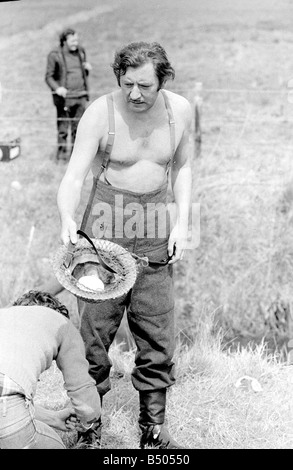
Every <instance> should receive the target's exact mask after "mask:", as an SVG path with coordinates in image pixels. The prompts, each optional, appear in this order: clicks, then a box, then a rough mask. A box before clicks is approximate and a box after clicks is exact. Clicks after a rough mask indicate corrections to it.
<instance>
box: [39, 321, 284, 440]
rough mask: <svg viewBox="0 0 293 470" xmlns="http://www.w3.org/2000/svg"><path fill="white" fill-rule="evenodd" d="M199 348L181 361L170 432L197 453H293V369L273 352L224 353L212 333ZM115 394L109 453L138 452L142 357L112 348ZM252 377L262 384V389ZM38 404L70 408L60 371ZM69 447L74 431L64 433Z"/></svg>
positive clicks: (106, 421) (43, 385)
mask: <svg viewBox="0 0 293 470" xmlns="http://www.w3.org/2000/svg"><path fill="white" fill-rule="evenodd" d="M199 339H200V340H199V342H197V343H196V344H194V345H193V346H192V347H190V348H187V347H186V346H183V345H182V347H181V348H178V351H177V353H176V355H175V364H176V370H177V382H176V384H175V385H174V386H173V387H172V389H170V391H169V392H168V402H167V422H168V427H169V429H170V431H171V433H172V435H173V436H174V438H175V439H177V440H178V442H181V443H183V444H184V446H185V447H186V448H189V449H287V448H288V449H291V448H293V407H292V403H293V391H292V365H286V364H285V363H284V362H283V363H281V362H280V358H279V357H278V356H277V355H276V354H274V355H269V354H268V351H266V349H265V346H264V345H263V344H262V345H259V346H257V347H254V348H252V347H247V348H241V349H239V350H238V351H234V352H231V351H223V350H222V349H221V347H220V342H221V341H220V340H221V338H220V337H218V338H217V339H216V338H215V337H214V336H210V335H209V333H208V331H207V330H205V331H203V332H201V334H200V335H199ZM111 358H112V361H113V369H112V375H111V380H112V390H111V391H110V392H109V393H108V394H107V395H106V396H105V399H104V405H103V415H102V417H103V418H102V419H103V438H102V448H104V449H137V448H138V444H139V432H138V425H137V416H138V393H137V392H136V391H135V390H134V388H133V387H132V384H131V380H130V374H131V370H132V367H133V364H134V363H133V359H134V351H130V352H123V351H122V350H121V347H119V346H118V345H114V346H113V347H112V348H111ZM242 377H250V378H253V379H255V380H257V381H258V384H259V385H260V387H261V390H260V391H257V390H254V389H253V387H252V386H251V381H250V380H248V379H244V380H243V381H242V382H241V386H240V387H238V386H237V381H239V379H241V378H242ZM36 399H37V401H38V402H39V403H41V404H44V405H46V406H49V407H50V408H53V409H57V408H59V407H62V402H63V406H64V404H65V403H66V395H65V394H64V390H63V388H62V379H61V374H60V372H59V373H58V369H57V368H56V366H54V365H53V367H52V368H51V370H49V372H48V373H46V374H43V376H42V377H41V381H40V383H39V386H38V390H37V396H36ZM61 435H62V437H63V439H64V441H65V443H66V444H67V446H68V447H69V448H74V447H75V442H76V436H75V434H74V433H73V432H71V433H67V435H66V434H65V433H61Z"/></svg>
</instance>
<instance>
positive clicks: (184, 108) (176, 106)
mask: <svg viewBox="0 0 293 470" xmlns="http://www.w3.org/2000/svg"><path fill="white" fill-rule="evenodd" d="M165 93H166V94H167V96H168V98H169V101H170V105H171V107H172V110H173V112H174V114H175V117H176V116H177V118H181V119H183V120H184V121H185V122H188V121H190V119H191V116H192V109H191V104H190V102H189V101H188V100H187V99H186V98H185V97H184V96H182V95H178V94H177V93H173V92H172V91H169V90H165Z"/></svg>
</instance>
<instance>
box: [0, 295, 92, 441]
mask: <svg viewBox="0 0 293 470" xmlns="http://www.w3.org/2000/svg"><path fill="white" fill-rule="evenodd" d="M53 360H55V361H56V364H57V366H58V368H59V369H60V371H61V372H62V375H63V378H64V387H65V389H66V391H67V395H68V397H69V398H70V400H71V405H70V406H69V407H67V408H65V409H63V410H59V411H54V410H46V409H45V408H42V407H40V406H37V405H36V406H35V405H34V402H33V399H34V395H35V392H36V388H37V382H38V380H39V378H40V375H41V374H42V372H44V371H45V370H47V369H49V368H50V366H51V365H52V361H53ZM88 367H89V365H88V362H87V360H86V358H85V351H84V344H83V341H82V339H81V336H80V334H79V332H78V330H77V329H76V328H75V326H74V325H73V324H72V323H71V321H70V320H69V315H68V311H67V308H66V307H65V306H64V305H62V304H61V303H60V302H59V301H58V300H57V299H55V298H54V297H53V296H51V295H50V294H48V293H45V292H39V291H30V292H28V293H27V294H25V295H23V296H22V297H21V298H19V299H18V300H17V301H16V302H14V304H13V306H11V307H8V308H2V309H0V449H65V448H66V446H65V445H64V443H63V441H62V439H61V438H60V436H59V435H58V433H57V432H56V431H55V430H54V429H53V428H56V429H59V430H63V431H66V430H70V429H74V428H75V427H76V428H77V430H78V431H80V429H82V430H84V431H86V430H87V429H88V428H91V427H92V426H96V423H99V420H100V414H101V403H100V397H99V394H98V392H97V390H96V387H95V382H94V380H93V379H92V378H91V377H90V375H89V373H88Z"/></svg>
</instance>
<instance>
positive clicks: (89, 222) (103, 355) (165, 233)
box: [78, 91, 175, 396]
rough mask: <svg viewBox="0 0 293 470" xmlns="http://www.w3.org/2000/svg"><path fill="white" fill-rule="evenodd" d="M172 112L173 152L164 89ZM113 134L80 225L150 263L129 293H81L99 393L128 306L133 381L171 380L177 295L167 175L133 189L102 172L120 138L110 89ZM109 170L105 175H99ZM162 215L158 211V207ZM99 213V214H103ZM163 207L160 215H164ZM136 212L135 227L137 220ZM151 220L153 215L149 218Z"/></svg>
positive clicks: (149, 385) (143, 388) (147, 386)
mask: <svg viewBox="0 0 293 470" xmlns="http://www.w3.org/2000/svg"><path fill="white" fill-rule="evenodd" d="M162 94H163V96H164V99H165V105H166V110H167V113H168V117H169V125H170V137H171V158H170V161H171V159H172V157H173V154H174V152H175V126H174V124H175V122H174V119H173V114H172V110H171V107H170V104H169V101H168V97H167V96H166V94H165V93H164V92H163V91H162ZM107 101H108V112H109V137H108V143H107V146H106V149H105V152H104V155H103V162H102V165H101V167H100V168H98V171H97V172H96V170H95V169H94V167H93V173H94V175H95V176H94V180H93V187H92V191H91V194H90V197H89V201H88V205H87V208H86V210H85V213H84V217H83V221H82V225H81V229H82V230H84V231H85V232H86V233H87V234H88V235H89V236H90V237H91V238H102V237H103V238H105V239H107V240H110V241H112V242H114V243H118V244H119V245H121V246H123V247H124V248H126V249H127V250H128V251H130V252H131V253H134V254H135V255H138V256H147V257H148V258H149V260H150V264H149V266H147V267H140V268H139V272H138V276H137V279H136V282H135V284H134V286H133V288H132V289H131V291H130V292H128V293H127V294H126V295H124V296H122V297H120V298H118V299H114V300H108V301H104V302H101V303H98V304H94V303H89V302H85V301H82V300H78V304H79V313H80V317H81V328H80V332H81V335H82V337H83V340H84V343H85V348H86V357H87V360H88V361H89V365H90V369H89V372H90V375H91V376H92V377H93V378H94V379H95V381H96V385H97V389H98V391H99V393H100V395H101V396H103V395H104V394H105V393H107V392H108V391H109V390H110V388H111V384H110V379H109V374H110V369H111V365H112V364H111V361H110V359H109V356H108V351H109V348H110V345H111V344H112V342H113V340H114V337H115V334H116V332H117V329H118V327H119V325H120V323H121V320H122V317H123V314H124V311H125V309H126V311H127V318H128V324H129V328H130V331H131V333H132V336H133V338H134V341H135V344H136V347H137V350H136V355H135V367H134V369H133V372H132V376H131V379H132V383H133V386H134V387H135V389H136V390H138V391H139V392H152V391H155V390H158V389H160V390H162V389H163V390H165V391H166V389H167V388H168V387H170V386H171V385H173V383H174V381H175V378H174V363H173V361H172V357H173V354H174V295H173V267H172V265H168V264H166V260H167V258H168V253H167V247H168V239H169V235H170V223H169V220H168V217H166V218H165V221H164V220H163V221H162V218H164V217H163V216H164V215H166V207H167V172H168V168H169V163H170V162H169V163H168V166H167V172H166V181H165V182H164V184H163V185H162V186H161V187H159V188H158V189H156V190H154V191H151V192H147V193H136V192H132V191H128V190H125V189H119V188H116V187H114V186H112V185H111V184H110V183H109V182H107V179H106V177H105V170H106V169H107V165H108V162H109V159H110V155H111V150H112V146H113V143H114V138H115V118H114V103H113V96H112V94H110V95H108V96H107ZM103 172H104V178H105V182H104V181H100V176H101V174H102V173H103ZM160 208H161V209H162V214H163V216H162V217H161V218H160V210H159V209H160ZM101 214H102V215H101ZM162 214H161V215H162ZM131 217H135V227H136V229H135V231H133V223H132V221H133V220H134V219H131ZM150 220H151V221H152V223H150Z"/></svg>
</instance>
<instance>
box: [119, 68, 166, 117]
mask: <svg viewBox="0 0 293 470" xmlns="http://www.w3.org/2000/svg"><path fill="white" fill-rule="evenodd" d="M120 86H121V90H122V94H123V98H124V101H125V102H126V104H127V107H128V109H129V110H130V111H133V112H135V113H141V112H143V111H147V110H148V109H150V108H151V107H152V106H153V105H154V104H155V101H156V99H157V97H158V93H159V91H158V88H159V80H158V77H157V76H156V74H155V69H154V66H153V64H152V62H147V63H146V64H144V65H141V66H140V67H135V68H134V67H128V68H127V70H126V73H125V75H122V76H121V78H120Z"/></svg>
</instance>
